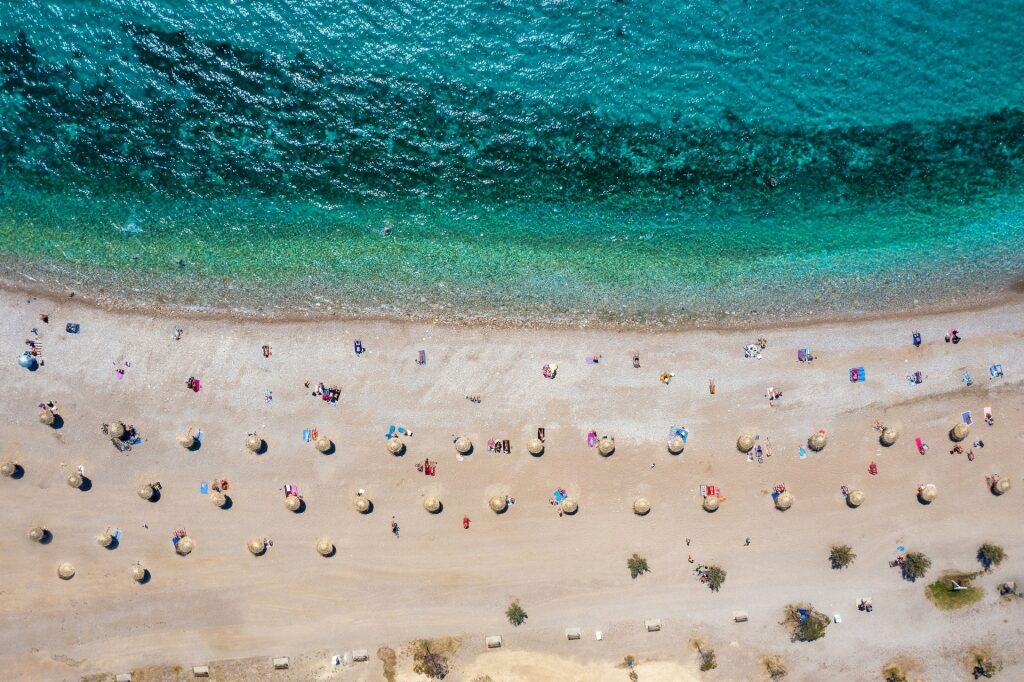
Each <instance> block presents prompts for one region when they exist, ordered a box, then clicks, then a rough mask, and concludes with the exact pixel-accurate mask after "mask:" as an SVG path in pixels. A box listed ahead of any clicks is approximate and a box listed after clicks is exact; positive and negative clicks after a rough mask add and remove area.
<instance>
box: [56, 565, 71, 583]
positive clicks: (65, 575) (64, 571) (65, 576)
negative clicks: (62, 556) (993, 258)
mask: <svg viewBox="0 0 1024 682" xmlns="http://www.w3.org/2000/svg"><path fill="white" fill-rule="evenodd" d="M57 575H58V576H59V577H60V579H61V580H71V579H72V578H74V577H75V567H74V565H73V564H71V563H69V562H67V561H64V562H61V564H60V565H59V566H57Z"/></svg>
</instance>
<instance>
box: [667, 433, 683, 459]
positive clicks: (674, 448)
mask: <svg viewBox="0 0 1024 682" xmlns="http://www.w3.org/2000/svg"><path fill="white" fill-rule="evenodd" d="M684 447H686V443H684V442H683V439H682V437H681V436H676V437H675V438H673V439H672V440H670V441H669V442H668V451H669V452H671V453H672V454H673V455H678V454H679V453H680V452H682V451H683V448H684Z"/></svg>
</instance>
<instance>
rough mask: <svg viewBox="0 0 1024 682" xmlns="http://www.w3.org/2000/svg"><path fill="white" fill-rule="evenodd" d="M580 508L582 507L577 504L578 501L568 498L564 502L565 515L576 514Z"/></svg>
mask: <svg viewBox="0 0 1024 682" xmlns="http://www.w3.org/2000/svg"><path fill="white" fill-rule="evenodd" d="M579 508H580V506H579V505H578V504H576V500H575V499H574V498H572V497H567V498H565V499H564V500H562V513H563V514H575V513H576V511H577V510H578V509H579Z"/></svg>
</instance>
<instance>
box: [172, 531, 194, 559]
mask: <svg viewBox="0 0 1024 682" xmlns="http://www.w3.org/2000/svg"><path fill="white" fill-rule="evenodd" d="M195 548H196V543H195V542H193V541H192V538H190V537H189V536H187V535H186V536H185V537H183V538H181V539H179V540H178V546H177V547H175V548H174V551H175V552H177V553H178V554H180V555H181V556H187V555H188V554H190V553H191V552H192V550H193V549H195Z"/></svg>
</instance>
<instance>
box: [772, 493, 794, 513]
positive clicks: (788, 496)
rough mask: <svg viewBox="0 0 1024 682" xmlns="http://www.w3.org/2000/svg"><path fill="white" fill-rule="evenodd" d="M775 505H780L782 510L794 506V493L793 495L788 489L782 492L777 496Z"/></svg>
mask: <svg viewBox="0 0 1024 682" xmlns="http://www.w3.org/2000/svg"><path fill="white" fill-rule="evenodd" d="M775 506H776V507H778V508H779V509H780V510H782V511H786V510H787V509H789V508H790V507H792V506H793V495H792V493H790V492H788V491H787V492H784V493H780V494H779V496H778V497H776V498H775Z"/></svg>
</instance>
